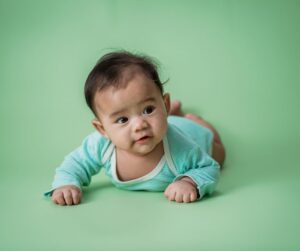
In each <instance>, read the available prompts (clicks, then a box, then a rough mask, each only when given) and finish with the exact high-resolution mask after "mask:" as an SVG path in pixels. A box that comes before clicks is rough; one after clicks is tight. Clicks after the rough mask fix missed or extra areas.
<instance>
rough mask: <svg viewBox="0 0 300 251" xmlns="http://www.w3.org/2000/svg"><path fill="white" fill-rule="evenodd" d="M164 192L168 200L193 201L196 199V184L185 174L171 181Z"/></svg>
mask: <svg viewBox="0 0 300 251" xmlns="http://www.w3.org/2000/svg"><path fill="white" fill-rule="evenodd" d="M164 194H165V196H166V197H167V198H168V200H170V201H176V202H179V203H181V202H185V203H189V202H193V201H195V200H197V184H196V183H195V182H194V181H193V180H192V179H191V178H189V177H187V176H185V177H183V178H181V179H180V180H177V181H175V182H173V183H171V184H170V185H169V186H168V187H167V189H166V190H165V193H164Z"/></svg>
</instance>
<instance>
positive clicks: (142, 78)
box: [85, 52, 170, 154]
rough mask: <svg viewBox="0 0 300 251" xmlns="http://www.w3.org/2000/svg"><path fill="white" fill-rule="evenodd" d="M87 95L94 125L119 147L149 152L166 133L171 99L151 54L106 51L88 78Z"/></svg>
mask: <svg viewBox="0 0 300 251" xmlns="http://www.w3.org/2000/svg"><path fill="white" fill-rule="evenodd" d="M85 97H86V101H87V104H88V106H89V107H90V109H91V110H92V111H93V113H94V114H95V117H96V118H95V119H94V120H93V125H94V126H95V128H96V129H97V130H98V131H99V132H100V133H101V134H102V135H104V136H105V137H107V138H109V139H110V140H111V141H112V142H113V143H114V144H115V145H116V147H118V148H119V149H122V150H126V151H131V152H133V153H137V154H147V153H149V152H151V151H153V150H154V149H155V147H156V146H157V145H158V144H159V143H160V142H161V140H162V138H163V136H164V134H165V133H166V130H167V115H168V111H169V106H170V99H169V95H168V94H164V93H163V84H162V82H161V81H160V79H159V75H158V73H157V68H156V65H155V64H154V63H153V61H152V60H151V59H150V58H148V57H144V56H139V55H134V54H131V53H129V52H113V53H109V54H106V55H105V56H103V57H102V58H101V59H100V60H99V61H98V63H97V64H96V66H95V67H94V69H93V70H92V71H91V73H90V74H89V76H88V78H87V80H86V84H85Z"/></svg>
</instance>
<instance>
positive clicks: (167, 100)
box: [163, 93, 171, 114]
mask: <svg viewBox="0 0 300 251" xmlns="http://www.w3.org/2000/svg"><path fill="white" fill-rule="evenodd" d="M163 99H164V103H165V107H166V110H167V113H168V114H169V111H170V106H171V101H170V94H169V93H165V94H164V96H163Z"/></svg>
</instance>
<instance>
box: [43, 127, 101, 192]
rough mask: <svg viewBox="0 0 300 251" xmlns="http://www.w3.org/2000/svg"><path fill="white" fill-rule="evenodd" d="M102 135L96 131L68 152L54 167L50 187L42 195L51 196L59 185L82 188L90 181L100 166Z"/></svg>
mask: <svg viewBox="0 0 300 251" xmlns="http://www.w3.org/2000/svg"><path fill="white" fill-rule="evenodd" d="M103 145H104V144H103V137H102V136H100V135H98V133H97V132H95V133H93V134H91V135H89V136H88V137H86V138H85V139H84V141H83V142H82V144H81V146H80V147H78V148H77V149H75V150H74V151H73V152H71V153H70V154H68V155H67V156H66V157H65V158H64V161H63V162H62V163H61V165H60V166H59V167H58V168H56V171H55V176H54V181H53V183H52V188H51V190H49V191H48V192H46V193H44V196H47V197H49V196H52V193H53V191H54V190H55V189H56V188H58V187H61V186H65V185H75V186H77V187H78V188H80V189H82V186H87V185H89V184H90V182H91V177H92V176H93V175H95V174H97V173H98V172H99V171H100V170H101V167H102V165H103V164H102V162H101V146H103Z"/></svg>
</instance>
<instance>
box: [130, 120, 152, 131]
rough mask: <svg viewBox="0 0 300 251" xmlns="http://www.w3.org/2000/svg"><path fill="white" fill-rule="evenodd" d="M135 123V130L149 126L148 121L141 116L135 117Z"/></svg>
mask: <svg viewBox="0 0 300 251" xmlns="http://www.w3.org/2000/svg"><path fill="white" fill-rule="evenodd" d="M133 125H134V130H135V131H140V130H144V129H146V128H147V127H148V123H147V121H146V120H145V119H144V118H143V117H141V116H139V117H137V118H135V120H134V123H133Z"/></svg>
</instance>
